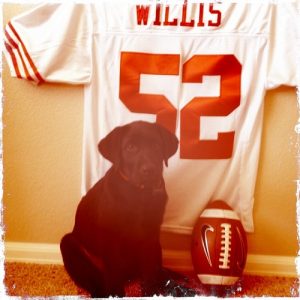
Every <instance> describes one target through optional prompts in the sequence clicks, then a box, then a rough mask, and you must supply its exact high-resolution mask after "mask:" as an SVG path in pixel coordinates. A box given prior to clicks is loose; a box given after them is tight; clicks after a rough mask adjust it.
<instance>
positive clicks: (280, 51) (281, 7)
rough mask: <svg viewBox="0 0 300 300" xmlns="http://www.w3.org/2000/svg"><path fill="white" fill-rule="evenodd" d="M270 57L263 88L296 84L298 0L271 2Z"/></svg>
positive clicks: (299, 41) (297, 78) (298, 26)
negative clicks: (272, 8)
mask: <svg viewBox="0 0 300 300" xmlns="http://www.w3.org/2000/svg"><path fill="white" fill-rule="evenodd" d="M270 27H271V29H270V41H269V59H268V66H267V82H266V88H267V89H272V88H276V87H278V86H280V85H289V86H295V85H296V84H297V81H299V74H298V70H297V68H298V67H299V65H298V61H299V55H300V54H299V53H300V49H299V44H300V34H299V30H300V7H299V2H297V1H279V2H277V4H276V5H274V11H273V18H272V22H271V24H270Z"/></svg>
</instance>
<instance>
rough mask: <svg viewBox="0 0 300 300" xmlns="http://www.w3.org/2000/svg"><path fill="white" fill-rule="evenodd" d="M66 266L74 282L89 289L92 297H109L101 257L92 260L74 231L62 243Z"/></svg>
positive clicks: (61, 247)
mask: <svg viewBox="0 0 300 300" xmlns="http://www.w3.org/2000/svg"><path fill="white" fill-rule="evenodd" d="M60 249H61V253H62V257H63V261H64V265H65V268H66V270H67V272H68V273H69V275H70V276H71V278H72V279H73V280H74V282H75V283H76V284H77V285H78V286H80V287H82V288H84V289H85V290H87V291H88V292H89V293H90V294H91V296H92V297H108V296H109V291H108V289H107V284H106V278H105V272H104V265H103V263H102V262H101V260H100V259H99V258H97V262H95V260H93V261H91V257H90V256H89V254H88V253H87V251H86V250H85V249H84V248H83V247H82V245H81V244H80V243H79V242H78V240H77V239H76V237H74V235H73V234H72V233H70V234H67V235H65V236H64V237H63V238H62V240H61V243H60Z"/></svg>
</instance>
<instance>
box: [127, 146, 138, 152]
mask: <svg viewBox="0 0 300 300" xmlns="http://www.w3.org/2000/svg"><path fill="white" fill-rule="evenodd" d="M125 149H126V151H128V152H137V150H138V148H137V146H136V145H135V144H127V145H126V148H125Z"/></svg>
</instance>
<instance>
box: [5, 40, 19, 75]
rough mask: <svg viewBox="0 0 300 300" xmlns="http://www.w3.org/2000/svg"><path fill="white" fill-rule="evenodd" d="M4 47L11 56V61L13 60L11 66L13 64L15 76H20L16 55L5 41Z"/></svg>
mask: <svg viewBox="0 0 300 300" xmlns="http://www.w3.org/2000/svg"><path fill="white" fill-rule="evenodd" d="M5 48H6V50H7V52H8V53H9V55H10V57H11V61H12V62H13V66H14V69H15V72H16V75H17V77H18V78H22V76H21V73H20V70H19V67H18V63H17V59H16V56H15V54H14V52H13V50H12V48H11V46H10V45H9V44H8V43H6V42H5Z"/></svg>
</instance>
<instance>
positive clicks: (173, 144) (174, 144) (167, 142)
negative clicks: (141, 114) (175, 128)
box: [158, 125, 178, 167]
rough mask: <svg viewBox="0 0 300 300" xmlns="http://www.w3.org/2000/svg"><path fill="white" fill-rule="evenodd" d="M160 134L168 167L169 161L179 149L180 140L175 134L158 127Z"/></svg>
mask: <svg viewBox="0 0 300 300" xmlns="http://www.w3.org/2000/svg"><path fill="white" fill-rule="evenodd" d="M158 130H159V134H160V137H161V140H162V145H163V155H164V162H165V165H166V167H167V166H168V159H169V158H170V157H171V156H173V155H174V154H175V153H176V151H177V148H178V139H177V137H176V135H175V134H173V133H172V132H170V131H169V130H168V129H166V128H164V127H162V126H160V125H158Z"/></svg>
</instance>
